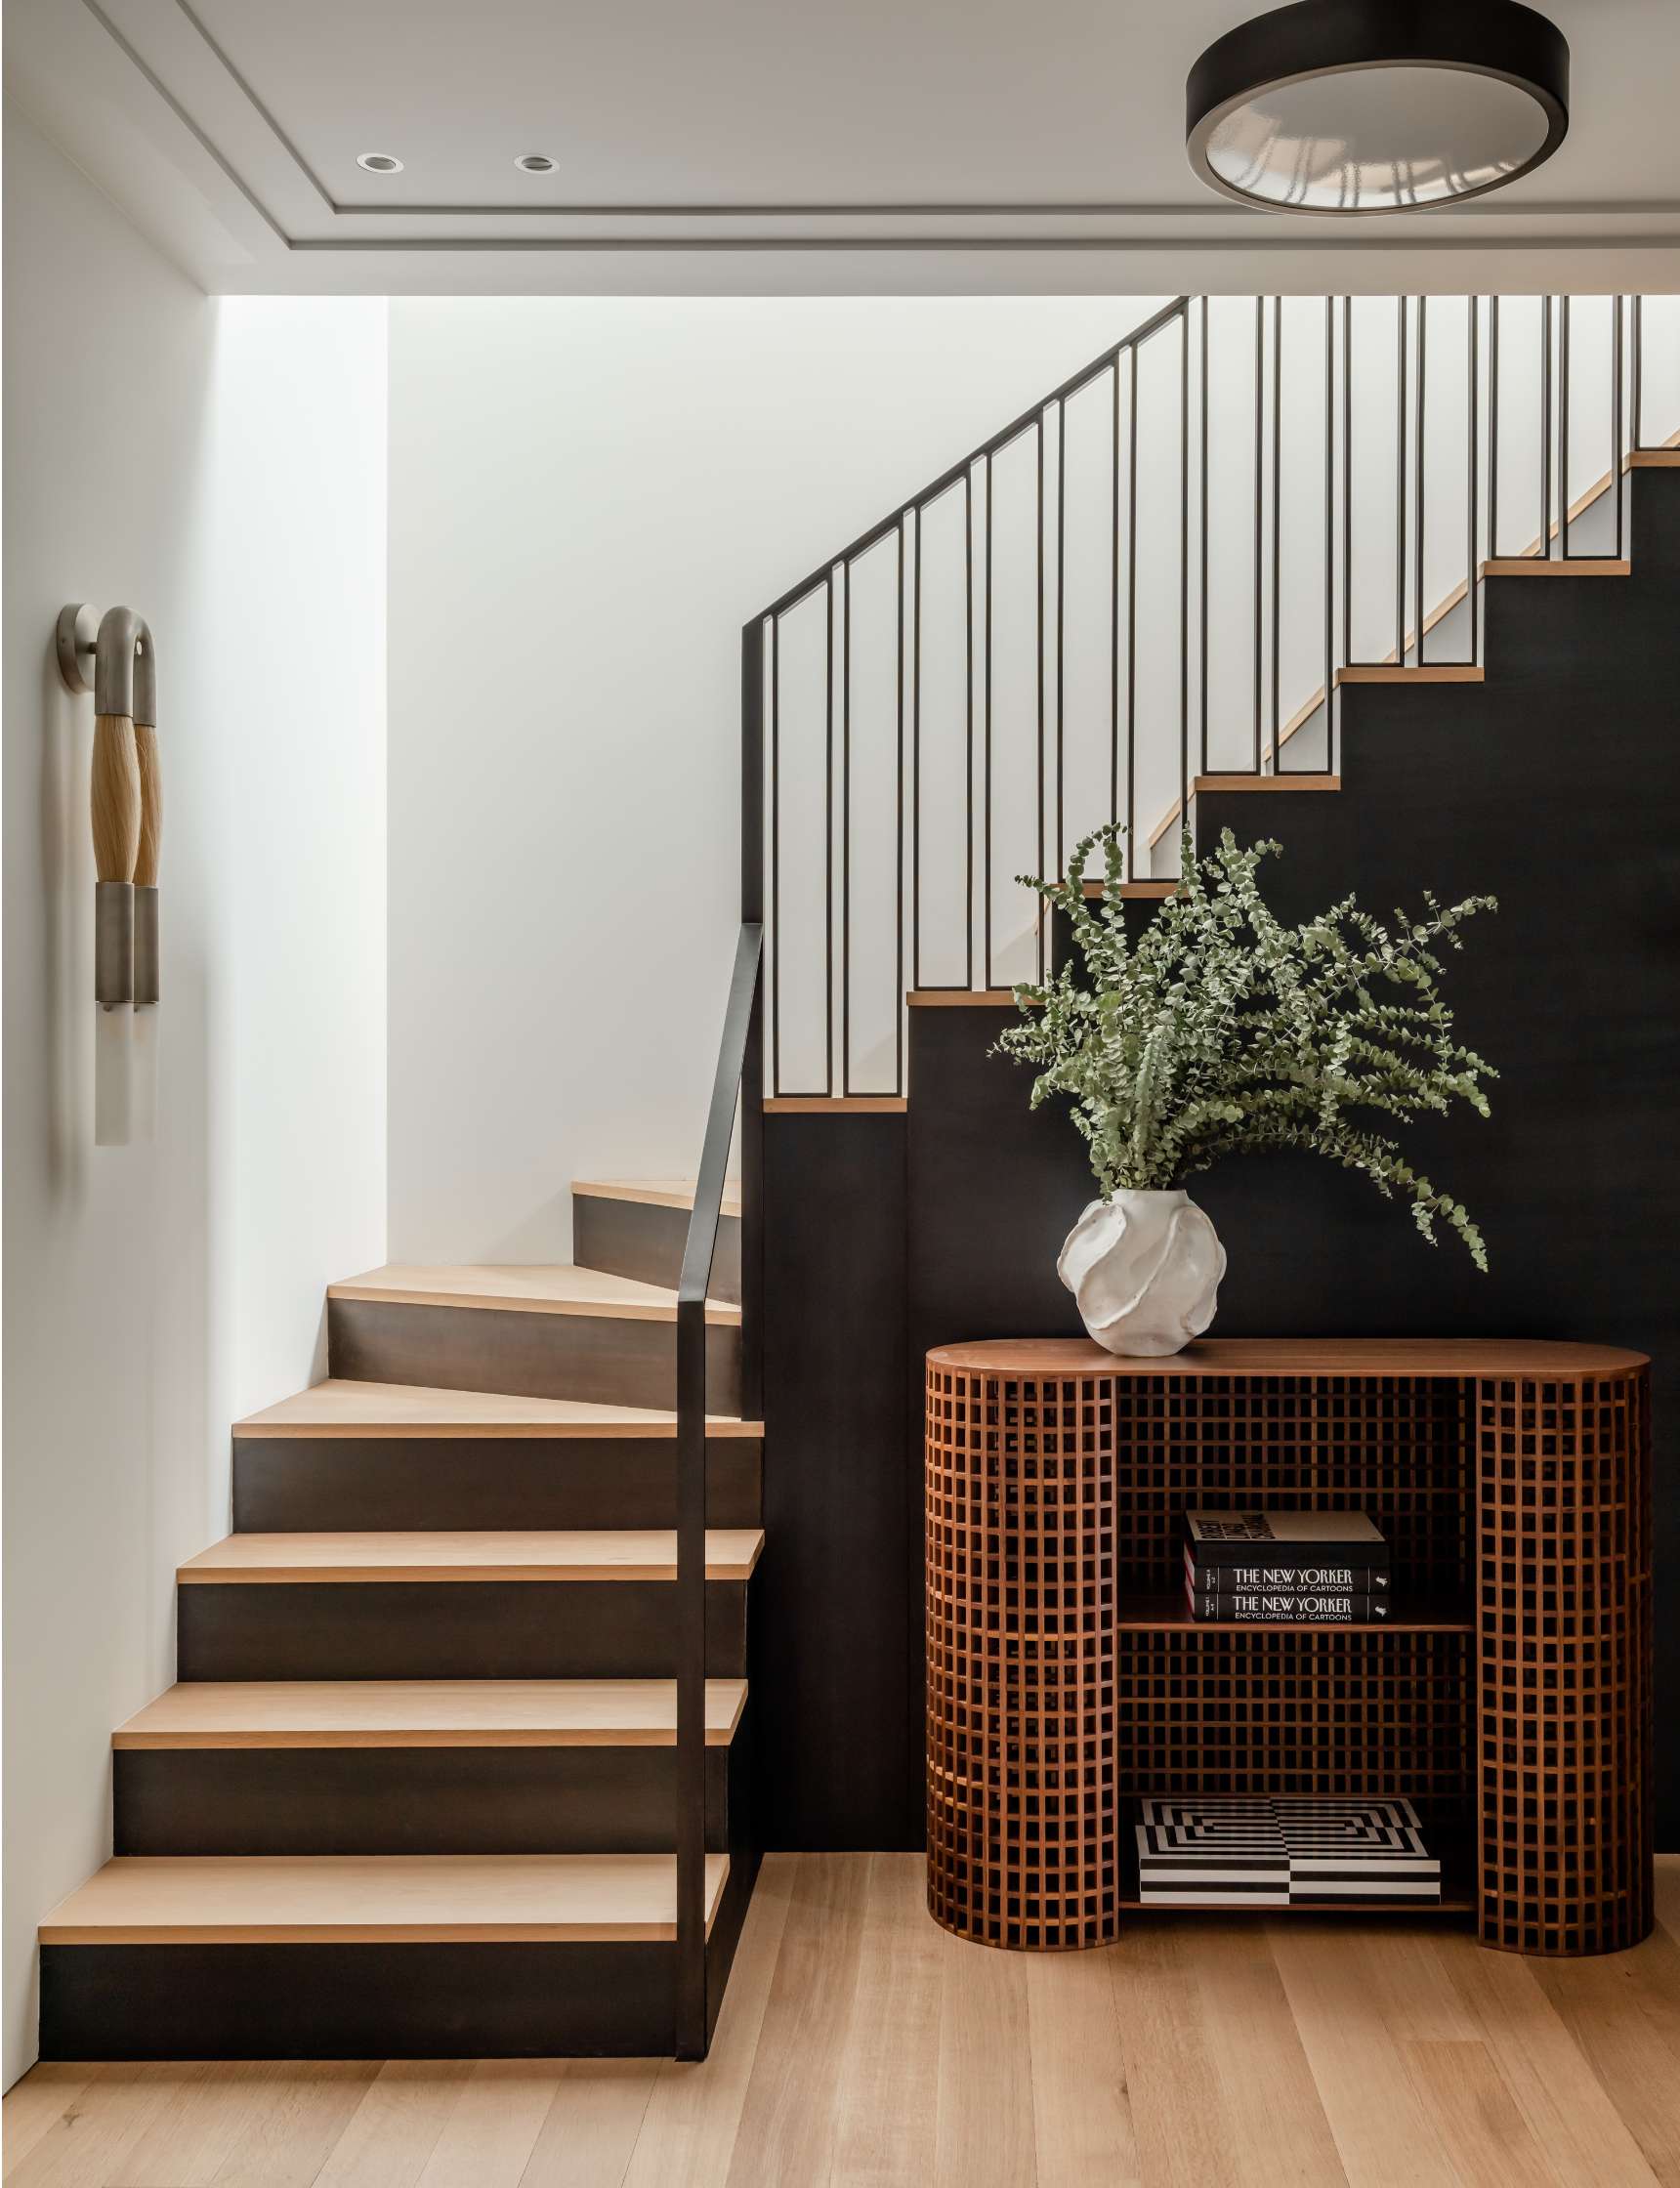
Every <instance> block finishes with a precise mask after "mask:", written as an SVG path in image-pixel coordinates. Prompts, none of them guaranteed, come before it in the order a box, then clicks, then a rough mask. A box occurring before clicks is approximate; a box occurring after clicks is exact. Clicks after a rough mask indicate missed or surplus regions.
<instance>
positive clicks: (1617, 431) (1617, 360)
mask: <svg viewBox="0 0 1680 2188" xmlns="http://www.w3.org/2000/svg"><path fill="white" fill-rule="evenodd" d="M1621 306H1622V299H1621V298H1620V297H1619V296H1617V297H1613V298H1612V299H1611V309H1612V313H1613V316H1612V318H1611V322H1610V460H1611V464H1612V467H1613V469H1614V472H1615V477H1616V559H1617V562H1619V561H1620V560H1621V501H1622V483H1623V481H1624V480H1625V478H1626V476H1627V473H1626V470H1625V467H1624V466H1623V464H1622V460H1621Z"/></svg>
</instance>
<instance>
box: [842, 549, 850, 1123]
mask: <svg viewBox="0 0 1680 2188" xmlns="http://www.w3.org/2000/svg"><path fill="white" fill-rule="evenodd" d="M840 570H841V577H842V585H841V595H842V597H841V604H840V614H841V641H840V1091H841V1093H842V1094H843V1095H850V1093H851V1091H852V565H851V564H850V563H849V562H847V563H842V564H841V566H840Z"/></svg>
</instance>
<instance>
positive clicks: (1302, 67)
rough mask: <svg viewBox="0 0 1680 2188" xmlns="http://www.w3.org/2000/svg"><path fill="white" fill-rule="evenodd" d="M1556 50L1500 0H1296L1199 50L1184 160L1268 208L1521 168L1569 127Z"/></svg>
mask: <svg viewBox="0 0 1680 2188" xmlns="http://www.w3.org/2000/svg"><path fill="white" fill-rule="evenodd" d="M1568 101H1569V47H1568V45H1567V44H1566V43H1565V41H1564V38H1563V36H1562V34H1561V33H1560V32H1559V31H1558V30H1557V28H1556V27H1555V26H1554V25H1553V24H1552V23H1550V22H1548V21H1546V19H1545V17H1544V16H1541V15H1537V14H1535V12H1534V11H1533V9H1532V8H1524V7H1519V6H1517V5H1515V0H1424V4H1422V5H1400V4H1398V0H1299V4H1298V5H1296V6H1294V7H1289V8H1278V9H1275V10H1274V11H1273V12H1272V13H1271V14H1270V15H1264V16H1256V17H1255V18H1254V19H1253V20H1252V21H1249V22H1245V23H1241V24H1239V26H1238V28H1237V29H1235V30H1233V31H1231V32H1229V33H1228V34H1227V35H1226V36H1225V37H1223V38H1221V39H1219V40H1217V41H1216V43H1215V44H1213V45H1211V46H1209V47H1208V49H1207V51H1206V52H1205V53H1204V54H1203V55H1202V57H1201V59H1200V60H1199V61H1198V62H1197V64H1196V66H1195V67H1194V68H1193V69H1192V70H1191V73H1190V81H1189V83H1188V85H1187V87H1186V133H1187V145H1188V148H1189V153H1190V162H1191V165H1192V166H1193V167H1194V168H1195V169H1196V171H1197V174H1199V175H1200V176H1201V178H1202V179H1203V181H1204V182H1207V183H1209V184H1211V185H1212V187H1213V188H1214V189H1217V190H1220V191H1222V192H1223V193H1224V194H1225V195H1226V196H1227V197H1235V198H1238V199H1239V200H1240V201H1241V202H1242V203H1244V204H1247V205H1254V206H1258V207H1261V208H1264V209H1266V210H1268V211H1273V212H1300V213H1328V214H1338V213H1395V212H1409V211H1412V210H1414V209H1416V208H1419V207H1423V206H1429V205H1446V204H1452V203H1455V202H1457V201H1458V200H1459V199H1462V198H1466V197H1479V196H1481V195H1482V193H1483V192H1484V191H1486V190H1491V189H1499V188H1500V187H1501V186H1502V185H1503V184H1505V183H1509V182H1513V181H1515V180H1516V178H1517V177H1518V176H1519V175H1525V174H1528V173H1530V172H1531V171H1532V170H1533V168H1535V167H1537V166H1538V165H1539V163H1540V162H1541V161H1542V160H1543V159H1546V158H1547V157H1549V156H1550V154H1551V153H1552V152H1553V151H1554V150H1555V149H1556V148H1557V147H1558V146H1559V145H1560V144H1561V143H1562V142H1563V138H1564V133H1565V131H1566V130H1567V129H1568V127H1569V105H1568Z"/></svg>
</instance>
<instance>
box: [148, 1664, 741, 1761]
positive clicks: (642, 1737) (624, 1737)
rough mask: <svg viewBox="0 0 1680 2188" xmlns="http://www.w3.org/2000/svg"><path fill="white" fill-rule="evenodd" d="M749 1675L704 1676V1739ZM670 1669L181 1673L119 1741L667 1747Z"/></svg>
mask: <svg viewBox="0 0 1680 2188" xmlns="http://www.w3.org/2000/svg"><path fill="white" fill-rule="evenodd" d="M745 1704H746V1681H745V1680H744V1679H708V1680H707V1681H706V1744H707V1746H712V1747H727V1746H729V1744H730V1741H731V1739H732V1738H733V1736H734V1734H735V1727H736V1726H737V1725H738V1724H739V1722H740V1713H741V1710H742V1709H743V1708H744V1707H745ZM676 1739H677V1685H676V1681H675V1680H674V1679H282V1680H233V1681H228V1682H221V1681H210V1680H202V1681H196V1682H192V1681H184V1682H183V1683H182V1684H180V1685H178V1686H173V1687H171V1688H170V1689H169V1691H168V1692H167V1693H166V1694H161V1695H159V1696H158V1698H157V1700H156V1701H155V1702H148V1703H147V1705H146V1707H145V1708H144V1709H142V1710H139V1711H137V1712H136V1714H135V1715H134V1716H132V1717H130V1718H129V1720H128V1722H127V1723H126V1724H125V1725H122V1726H120V1727H119V1728H118V1730H117V1731H116V1732H115V1733H113V1734H112V1736H111V1745H112V1746H113V1747H123V1748H184V1747H194V1748H196V1747H670V1746H675V1745H676Z"/></svg>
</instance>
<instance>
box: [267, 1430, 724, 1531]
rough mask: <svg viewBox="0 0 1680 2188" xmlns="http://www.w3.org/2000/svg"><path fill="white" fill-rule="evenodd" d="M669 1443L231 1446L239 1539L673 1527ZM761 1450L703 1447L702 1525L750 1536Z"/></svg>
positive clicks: (270, 1442) (357, 1441)
mask: <svg viewBox="0 0 1680 2188" xmlns="http://www.w3.org/2000/svg"><path fill="white" fill-rule="evenodd" d="M676 1449H677V1447H676V1439H675V1438H674V1437H669V1436H666V1437H647V1438H642V1437H623V1438H617V1437H603V1438H581V1437H524V1436H520V1437H513V1436H509V1437H468V1436H448V1437H443V1436H436V1437H434V1436H416V1437H402V1436H391V1437H382V1436H379V1437H375V1436H369V1437H339V1436H319V1437H316V1436H308V1437H303V1436H297V1437H292V1436H276V1437H273V1438H265V1437H258V1436H239V1437H236V1438H235V1439H234V1442H233V1526H234V1530H235V1532H237V1533H239V1534H244V1535H284V1534H297V1533H304V1534H311V1533H319V1534H332V1533H337V1532H345V1533H352V1534H355V1533H381V1532H384V1531H385V1530H387V1529H409V1528H419V1529H426V1528H441V1529H454V1528H464V1529H473V1528H561V1529H567V1528H626V1527H628V1528H637V1527H675V1526H676V1524H677V1494H676ZM762 1457H763V1444H762V1441H761V1439H760V1438H758V1437H756V1436H714V1437H710V1438H708V1440H707V1443H706V1524H707V1525H708V1526H709V1527H757V1526H758V1525H759V1524H760V1477H761V1471H762V1466H761V1461H762Z"/></svg>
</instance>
